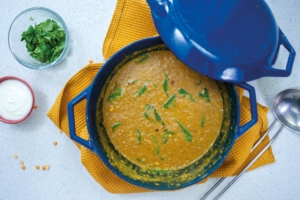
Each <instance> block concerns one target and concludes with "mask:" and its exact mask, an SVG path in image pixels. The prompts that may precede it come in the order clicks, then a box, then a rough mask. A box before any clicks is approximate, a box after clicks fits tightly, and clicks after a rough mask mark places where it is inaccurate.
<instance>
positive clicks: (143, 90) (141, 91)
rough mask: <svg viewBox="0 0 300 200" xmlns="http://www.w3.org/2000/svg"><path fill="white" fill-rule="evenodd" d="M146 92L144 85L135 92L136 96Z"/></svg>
mask: <svg viewBox="0 0 300 200" xmlns="http://www.w3.org/2000/svg"><path fill="white" fill-rule="evenodd" d="M146 90H147V86H146V85H143V87H142V88H141V89H140V90H139V91H137V96H138V97H139V96H141V95H142V94H143V93H144V92H145V91H146Z"/></svg>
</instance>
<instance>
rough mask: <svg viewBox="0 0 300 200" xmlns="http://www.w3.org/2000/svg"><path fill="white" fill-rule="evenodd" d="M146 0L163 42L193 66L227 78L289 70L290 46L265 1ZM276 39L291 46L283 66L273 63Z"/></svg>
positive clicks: (242, 78)
mask: <svg viewBox="0 0 300 200" xmlns="http://www.w3.org/2000/svg"><path fill="white" fill-rule="evenodd" d="M147 2H148V4H149V6H150V8H151V12H152V17H153V21H154V24H155V26H156V29H157V31H158V33H159V35H160V36H161V38H162V40H163V41H164V43H165V44H166V45H167V46H168V48H169V49H170V50H171V51H172V52H173V53H174V54H175V55H176V56H177V57H178V58H179V59H180V60H181V61H182V62H184V63H185V64H186V65H187V66H189V67H190V68H192V69H194V70H195V71H197V72H199V73H201V74H203V75H207V76H209V77H211V78H213V79H217V80H222V81H226V82H245V81H251V80H254V79H257V78H260V77H263V76H281V77H283V76H289V75H290V73H291V69H292V65H293V61H294V57H295V51H294V49H293V48H292V46H291V45H290V44H289V42H288V40H287V39H286V37H285V36H284V34H283V33H282V31H281V30H280V29H279V27H278V25H277V23H276V21H275V18H274V16H273V14H272V12H271V10H270V8H269V7H268V5H267V4H266V2H265V1H263V0H251V1H249V0H208V1H203V0H147ZM280 44H283V45H284V46H285V47H286V48H287V49H288V51H290V57H289V60H288V63H287V67H286V69H283V70H282V69H274V68H272V65H273V64H274V63H275V61H276V58H277V54H278V50H279V46H280ZM291 54H292V55H291Z"/></svg>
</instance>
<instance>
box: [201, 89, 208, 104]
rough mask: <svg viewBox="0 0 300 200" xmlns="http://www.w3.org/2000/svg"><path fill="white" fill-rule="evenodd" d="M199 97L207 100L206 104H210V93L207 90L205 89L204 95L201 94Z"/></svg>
mask: <svg viewBox="0 0 300 200" xmlns="http://www.w3.org/2000/svg"><path fill="white" fill-rule="evenodd" d="M198 96H199V97H201V98H205V99H206V102H210V97H209V93H208V90H207V89H206V88H204V90H203V93H201V92H199V93H198Z"/></svg>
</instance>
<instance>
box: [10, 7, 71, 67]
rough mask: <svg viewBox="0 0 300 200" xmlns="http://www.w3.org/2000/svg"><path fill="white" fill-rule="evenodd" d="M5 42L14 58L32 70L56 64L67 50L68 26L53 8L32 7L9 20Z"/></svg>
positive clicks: (64, 55) (61, 59)
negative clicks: (11, 20) (10, 22)
mask: <svg viewBox="0 0 300 200" xmlns="http://www.w3.org/2000/svg"><path fill="white" fill-rule="evenodd" d="M8 44H9V48H10V51H11V53H12V54H13V56H14V57H15V58H16V60H17V61H18V62H19V63H21V64H22V65H24V66H25V67H28V68H31V69H46V68H49V67H53V66H55V65H57V64H59V63H60V62H61V61H63V59H64V58H65V57H66V55H67V53H68V49H69V34H68V29H67V26H66V24H65V22H64V21H63V19H62V18H61V17H60V16H59V15H58V14H57V13H55V12H54V11H52V10H50V9H48V8H43V7H34V8H29V9H27V10H24V11H23V12H21V13H20V14H19V15H18V16H17V17H16V18H15V19H14V21H13V22H12V24H11V26H10V29H9V33H8Z"/></svg>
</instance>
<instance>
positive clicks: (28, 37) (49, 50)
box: [21, 18, 66, 63]
mask: <svg viewBox="0 0 300 200" xmlns="http://www.w3.org/2000/svg"><path fill="white" fill-rule="evenodd" d="M30 20H33V18H30ZM21 36H22V37H21V41H23V40H25V42H26V48H27V51H28V52H29V55H30V56H31V57H32V58H34V59H36V60H37V61H39V62H41V63H47V62H49V63H51V62H53V61H55V60H56V59H57V58H58V57H59V56H60V54H61V52H62V51H63V49H64V47H65V41H66V35H65V32H64V30H62V29H61V27H60V26H59V25H58V24H57V23H56V21H54V20H51V19H47V20H46V21H45V22H42V23H40V24H38V25H34V27H33V26H31V25H30V26H29V27H28V29H27V30H26V31H24V32H23V33H22V35H21Z"/></svg>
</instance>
